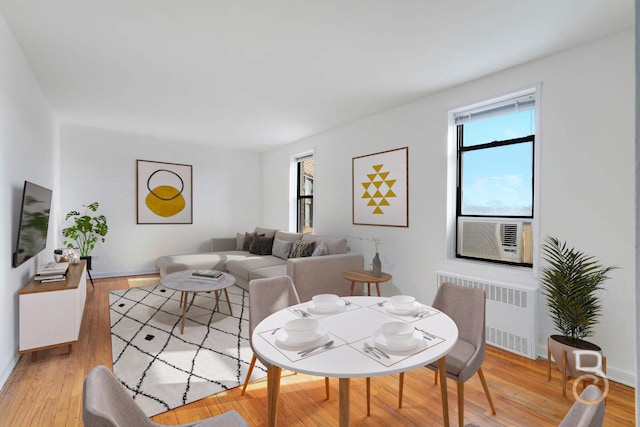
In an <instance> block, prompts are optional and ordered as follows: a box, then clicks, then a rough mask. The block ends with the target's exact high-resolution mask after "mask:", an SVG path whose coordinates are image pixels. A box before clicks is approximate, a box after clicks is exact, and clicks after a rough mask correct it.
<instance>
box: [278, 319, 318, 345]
mask: <svg viewBox="0 0 640 427" xmlns="http://www.w3.org/2000/svg"><path fill="white" fill-rule="evenodd" d="M317 329H318V321H317V320H316V319H294V320H289V321H288V322H287V323H285V324H284V330H285V332H286V333H287V337H288V339H290V340H291V341H304V340H308V339H309V337H311V336H313V334H314V333H315V332H316V330H317Z"/></svg>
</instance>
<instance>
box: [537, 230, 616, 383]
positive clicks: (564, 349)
mask: <svg viewBox="0 0 640 427" xmlns="http://www.w3.org/2000/svg"><path fill="white" fill-rule="evenodd" d="M542 251H543V255H544V260H545V261H546V262H547V263H548V265H547V266H546V267H544V268H543V269H542V276H541V279H540V281H541V287H542V291H543V295H544V296H545V297H546V299H547V304H548V306H549V313H550V316H551V319H552V320H553V323H554V325H555V328H556V329H557V330H558V332H560V335H551V337H549V340H548V346H549V347H548V353H549V354H548V356H549V372H548V375H549V379H550V378H551V364H550V363H551V361H550V356H551V355H553V359H554V360H555V362H556V365H558V369H560V372H562V373H563V387H564V385H565V384H566V377H567V376H570V377H574V378H577V377H578V376H579V375H580V374H581V372H580V371H577V370H576V368H575V356H574V355H573V351H574V350H578V349H580V350H593V351H598V352H600V353H602V350H601V349H600V347H599V346H597V345H595V344H593V343H591V342H589V341H586V340H585V338H588V337H590V336H592V335H593V327H594V325H595V324H596V323H597V322H598V318H599V317H600V315H601V312H600V310H601V305H600V300H599V297H598V296H597V295H596V292H597V291H598V290H600V289H602V284H603V283H604V281H605V280H607V279H608V278H609V277H608V274H609V272H610V271H611V270H613V269H615V268H616V267H613V266H610V267H604V266H603V265H602V264H600V262H599V261H597V260H596V259H595V257H593V256H590V255H586V254H584V253H583V252H581V251H579V250H576V249H575V248H571V247H569V246H567V244H566V242H560V241H559V240H558V239H557V238H555V237H547V238H546V239H545V241H544V244H543V247H542ZM563 394H565V391H564V390H563Z"/></svg>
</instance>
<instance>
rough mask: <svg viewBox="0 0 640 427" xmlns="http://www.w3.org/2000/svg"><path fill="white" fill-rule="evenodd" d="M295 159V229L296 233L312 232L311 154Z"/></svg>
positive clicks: (312, 167)
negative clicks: (296, 217)
mask: <svg viewBox="0 0 640 427" xmlns="http://www.w3.org/2000/svg"><path fill="white" fill-rule="evenodd" d="M296 160H297V162H296V163H297V174H296V176H297V185H296V187H297V216H298V220H297V230H298V233H313V177H314V162H313V155H308V156H304V157H300V158H298V159H296Z"/></svg>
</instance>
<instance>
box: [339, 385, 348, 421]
mask: <svg viewBox="0 0 640 427" xmlns="http://www.w3.org/2000/svg"><path fill="white" fill-rule="evenodd" d="M349 382H350V379H349V378H340V380H339V381H338V386H339V388H340V399H339V400H340V424H339V425H340V427H349Z"/></svg>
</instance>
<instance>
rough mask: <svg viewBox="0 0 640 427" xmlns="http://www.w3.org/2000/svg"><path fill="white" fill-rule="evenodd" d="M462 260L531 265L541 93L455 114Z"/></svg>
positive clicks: (458, 231)
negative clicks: (536, 150)
mask: <svg viewBox="0 0 640 427" xmlns="http://www.w3.org/2000/svg"><path fill="white" fill-rule="evenodd" d="M454 121H455V130H456V143H457V188H456V231H457V233H456V234H457V245H456V256H457V257H462V258H472V259H481V260H487V261H492V262H502V263H510V264H518V265H525V266H531V265H532V260H531V244H532V243H531V224H532V222H533V213H534V169H535V164H534V163H535V162H534V159H535V129H536V109H535V92H533V91H529V92H527V93H522V94H519V95H517V96H513V97H510V98H507V99H503V100H501V101H500V102H490V103H488V104H485V105H483V106H481V107H477V108H473V109H466V110H462V111H459V112H456V113H454Z"/></svg>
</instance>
